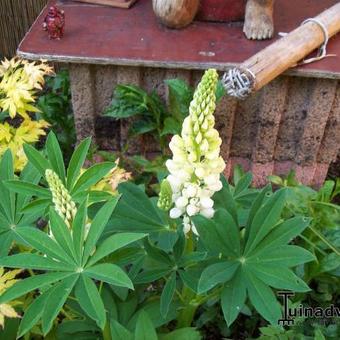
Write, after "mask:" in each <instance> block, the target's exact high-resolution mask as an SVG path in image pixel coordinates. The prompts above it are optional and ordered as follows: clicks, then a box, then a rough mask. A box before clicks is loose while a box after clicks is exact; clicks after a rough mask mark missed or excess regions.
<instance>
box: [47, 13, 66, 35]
mask: <svg viewBox="0 0 340 340" xmlns="http://www.w3.org/2000/svg"><path fill="white" fill-rule="evenodd" d="M43 28H44V30H45V31H47V32H48V36H49V38H50V39H61V38H62V37H63V35H64V28H65V12H64V11H63V10H59V9H58V8H57V7H56V6H51V7H50V8H49V10H48V14H47V15H46V17H45V20H44V24H43Z"/></svg>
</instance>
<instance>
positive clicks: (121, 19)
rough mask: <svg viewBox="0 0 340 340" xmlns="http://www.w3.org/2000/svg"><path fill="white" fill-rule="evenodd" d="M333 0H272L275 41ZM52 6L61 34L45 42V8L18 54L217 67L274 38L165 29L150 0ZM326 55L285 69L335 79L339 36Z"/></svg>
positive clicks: (225, 27) (220, 27)
mask: <svg viewBox="0 0 340 340" xmlns="http://www.w3.org/2000/svg"><path fill="white" fill-rule="evenodd" d="M235 1H239V0H235ZM54 2H55V1H53V0H52V1H51V3H54ZM337 2H338V1H337V0H322V1H320V0H296V1H287V0H277V1H276V6H275V7H276V8H275V29H276V32H275V39H279V36H278V34H277V33H278V32H289V31H291V30H293V29H294V28H296V27H297V26H298V25H299V24H300V23H301V22H302V21H303V20H304V19H306V18H309V17H313V16H316V15H317V14H318V13H320V12H322V11H323V10H325V9H326V8H328V7H330V6H332V5H333V4H335V3H337ZM57 4H58V5H59V7H60V8H63V9H64V10H65V14H66V27H65V36H64V38H63V39H62V40H59V41H56V40H49V39H48V36H47V33H46V32H44V31H43V30H42V23H43V19H44V17H45V15H46V9H45V10H44V11H43V12H42V14H41V15H40V16H39V18H38V19H37V20H36V22H35V23H34V24H33V26H32V28H31V30H30V31H29V32H28V34H27V35H26V37H25V38H24V40H23V41H22V43H21V44H20V46H19V48H18V54H19V55H20V56H22V57H26V58H29V59H41V58H43V59H47V60H49V61H58V62H74V63H89V64H112V65H133V66H150V67H166V68H187V69H205V68H208V67H215V68H217V69H220V70H223V69H225V68H226V67H228V66H231V65H235V64H238V63H241V62H243V61H244V60H246V59H248V58H249V57H250V56H252V55H253V54H255V53H256V52H258V51H260V50H261V49H263V48H264V47H266V46H267V45H269V44H270V43H271V42H273V41H274V40H270V41H248V40H247V39H246V38H245V37H244V35H243V33H242V24H241V23H236V24H232V25H230V24H227V23H213V22H198V21H197V22H194V23H193V24H191V25H190V26H189V27H187V28H186V29H182V30H171V29H167V28H165V27H164V26H162V25H161V24H159V23H158V22H157V20H156V18H155V16H154V13H153V11H152V6H151V0H139V1H138V2H137V3H136V5H135V6H133V7H132V8H131V9H129V10H126V9H118V8H110V7H105V6H97V5H88V4H84V3H79V2H72V1H65V0H64V1H59V2H58V3H57ZM328 53H329V54H337V55H338V56H337V57H329V58H326V59H324V60H322V61H319V62H315V63H312V64H309V65H305V66H303V67H299V68H296V69H292V70H290V71H289V72H290V73H291V74H299V75H303V76H311V77H324V78H339V79H340V62H339V58H340V36H337V37H334V38H333V39H331V41H330V42H329V45H328Z"/></svg>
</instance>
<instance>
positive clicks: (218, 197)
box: [213, 176, 238, 224]
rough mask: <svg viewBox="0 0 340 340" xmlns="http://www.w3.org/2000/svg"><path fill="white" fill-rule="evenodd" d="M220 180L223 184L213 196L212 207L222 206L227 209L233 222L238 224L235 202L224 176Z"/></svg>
mask: <svg viewBox="0 0 340 340" xmlns="http://www.w3.org/2000/svg"><path fill="white" fill-rule="evenodd" d="M221 182H222V184H223V187H222V189H221V190H220V191H217V192H216V193H215V194H214V196H213V200H214V202H215V204H214V207H215V209H218V208H223V209H225V210H227V211H228V212H229V213H230V215H231V216H232V217H233V219H234V220H235V223H236V224H238V217H237V209H236V202H235V200H234V198H233V195H232V193H231V188H230V185H229V183H228V182H227V180H226V179H225V177H224V176H221Z"/></svg>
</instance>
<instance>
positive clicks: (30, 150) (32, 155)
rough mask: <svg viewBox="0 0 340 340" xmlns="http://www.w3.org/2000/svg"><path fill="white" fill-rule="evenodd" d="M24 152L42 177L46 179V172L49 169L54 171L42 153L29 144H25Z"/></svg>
mask: <svg viewBox="0 0 340 340" xmlns="http://www.w3.org/2000/svg"><path fill="white" fill-rule="evenodd" d="M24 151H25V154H26V156H27V158H28V160H29V161H30V162H31V164H32V165H33V166H34V167H35V168H36V169H37V170H38V171H39V173H40V174H41V176H42V177H45V171H46V170H47V169H52V166H51V164H50V162H49V161H48V160H47V159H46V158H45V157H44V156H43V155H42V154H41V152H39V151H38V150H36V149H35V148H34V147H33V146H31V145H29V144H24Z"/></svg>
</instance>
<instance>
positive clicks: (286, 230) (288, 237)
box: [251, 216, 311, 253]
mask: <svg viewBox="0 0 340 340" xmlns="http://www.w3.org/2000/svg"><path fill="white" fill-rule="evenodd" d="M310 221H311V220H310V219H308V218H305V217H302V216H297V217H293V218H291V219H289V220H286V221H284V222H282V223H280V224H279V225H278V226H277V227H276V228H275V229H273V230H272V231H271V232H270V233H269V234H268V235H267V236H266V237H265V238H264V239H263V240H262V241H261V242H260V243H259V244H258V245H257V246H256V248H255V249H254V250H253V251H252V252H251V253H258V252H259V251H260V250H262V249H264V248H267V247H275V246H281V245H284V244H285V243H288V242H290V241H292V240H293V239H294V237H296V236H297V235H300V234H301V233H302V232H303V231H304V230H305V229H306V228H307V227H308V225H309V224H310Z"/></svg>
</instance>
